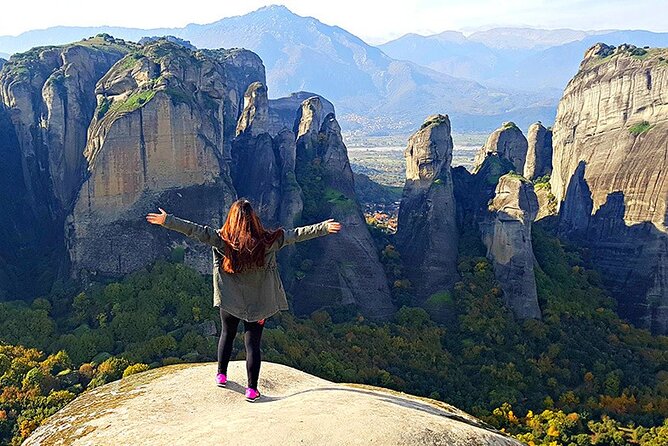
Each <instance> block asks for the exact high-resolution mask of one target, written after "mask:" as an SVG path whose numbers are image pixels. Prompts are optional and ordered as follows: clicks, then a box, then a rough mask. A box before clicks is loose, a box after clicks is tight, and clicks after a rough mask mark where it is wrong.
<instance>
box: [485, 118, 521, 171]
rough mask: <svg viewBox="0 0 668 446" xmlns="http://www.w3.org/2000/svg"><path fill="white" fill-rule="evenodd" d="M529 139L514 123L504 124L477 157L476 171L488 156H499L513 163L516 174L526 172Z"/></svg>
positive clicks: (493, 134)
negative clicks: (525, 164) (525, 163)
mask: <svg viewBox="0 0 668 446" xmlns="http://www.w3.org/2000/svg"><path fill="white" fill-rule="evenodd" d="M527 146H528V143H527V139H526V138H525V137H524V134H523V133H522V130H520V129H519V128H518V127H517V126H516V125H515V123H514V122H504V123H503V125H502V126H501V127H500V128H498V129H496V130H494V131H493V132H492V134H491V135H489V138H487V142H485V145H484V146H482V147H481V148H480V150H479V151H478V153H477V154H476V156H475V160H474V165H475V170H477V169H479V168H480V166H481V165H482V163H483V161H485V158H487V156H488V155H498V156H500V157H502V158H505V159H507V160H508V161H510V162H511V163H513V166H514V170H515V172H518V173H519V174H522V172H524V162H525V160H526V157H527Z"/></svg>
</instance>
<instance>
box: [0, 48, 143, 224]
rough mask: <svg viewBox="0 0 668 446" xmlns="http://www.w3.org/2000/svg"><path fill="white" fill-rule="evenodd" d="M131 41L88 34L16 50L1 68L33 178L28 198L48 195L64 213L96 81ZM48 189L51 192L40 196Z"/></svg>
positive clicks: (81, 168) (74, 185)
mask: <svg viewBox="0 0 668 446" xmlns="http://www.w3.org/2000/svg"><path fill="white" fill-rule="evenodd" d="M133 48H134V46H133V44H130V43H127V42H125V41H123V40H117V39H113V38H101V37H97V38H92V39H88V40H84V41H81V42H77V43H74V44H70V45H63V46H54V47H39V48H34V49H32V50H30V51H28V52H26V53H21V54H16V55H15V56H14V57H13V58H12V61H11V62H9V63H7V65H6V66H5V67H4V69H3V70H2V73H0V101H1V102H2V103H4V104H5V106H6V107H7V108H8V109H10V110H11V113H10V115H11V117H12V122H13V124H14V127H15V129H16V134H17V137H18V140H19V146H20V150H21V153H22V157H23V158H24V159H25V160H26V161H25V163H24V165H25V171H24V176H25V177H26V178H29V179H30V181H31V182H33V183H39V182H41V183H42V184H43V185H47V186H48V188H49V189H50V190H49V191H48V192H47V191H42V190H40V186H41V185H40V184H31V185H30V188H31V195H32V197H31V203H32V204H35V203H36V201H44V200H45V199H49V198H51V200H50V201H51V207H52V209H53V210H54V213H57V214H60V215H61V216H62V214H63V213H64V212H66V211H68V210H69V209H70V207H71V204H72V200H73V197H74V195H75V194H76V192H77V191H78V188H79V187H80V186H81V183H82V181H83V177H84V172H85V166H86V160H85V158H84V157H83V155H82V153H83V148H84V147H85V145H86V131H87V129H88V124H89V123H90V120H91V118H92V117H93V112H94V110H95V107H96V102H95V93H94V90H95V84H96V82H97V81H98V80H99V79H100V78H101V77H102V76H103V75H104V74H105V73H106V72H107V70H109V68H110V67H111V66H112V65H113V64H114V63H115V62H116V61H118V60H119V59H120V58H121V57H123V56H124V55H125V54H127V53H128V52H129V51H131V50H132V49H133ZM46 193H49V194H50V195H52V197H44V196H39V195H40V194H46Z"/></svg>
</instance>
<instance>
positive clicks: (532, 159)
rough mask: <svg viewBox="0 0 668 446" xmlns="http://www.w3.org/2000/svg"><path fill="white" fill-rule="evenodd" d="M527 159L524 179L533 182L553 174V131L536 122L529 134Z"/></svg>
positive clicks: (530, 128)
mask: <svg viewBox="0 0 668 446" xmlns="http://www.w3.org/2000/svg"><path fill="white" fill-rule="evenodd" d="M527 143H528V149H527V158H526V162H525V163H524V177H525V178H527V179H529V180H533V179H536V178H539V177H542V176H545V175H549V174H550V173H552V130H548V129H546V128H545V127H543V124H541V123H540V122H536V123H534V124H531V126H530V127H529V131H528V132H527Z"/></svg>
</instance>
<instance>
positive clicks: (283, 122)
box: [269, 91, 334, 135]
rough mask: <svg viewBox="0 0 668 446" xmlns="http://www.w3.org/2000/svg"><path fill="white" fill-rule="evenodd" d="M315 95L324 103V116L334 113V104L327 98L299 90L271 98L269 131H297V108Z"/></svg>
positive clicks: (274, 132)
mask: <svg viewBox="0 0 668 446" xmlns="http://www.w3.org/2000/svg"><path fill="white" fill-rule="evenodd" d="M314 96H317V97H318V98H319V99H320V104H321V105H322V113H323V116H327V115H328V114H330V113H334V105H332V103H331V102H329V101H328V100H327V99H325V98H323V97H322V96H319V95H317V94H315V93H309V92H307V91H299V92H296V93H292V94H291V95H290V96H286V97H284V98H278V99H270V100H269V133H270V134H271V135H277V134H278V133H279V132H281V131H282V130H285V129H288V130H292V131H295V132H296V131H297V129H296V128H295V126H296V125H298V124H299V116H298V117H297V120H295V110H297V111H298V112H297V113H299V111H300V110H301V106H302V103H303V102H304V101H305V100H307V99H309V98H312V97H314Z"/></svg>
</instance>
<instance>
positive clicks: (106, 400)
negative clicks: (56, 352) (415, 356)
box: [24, 361, 521, 446]
mask: <svg viewBox="0 0 668 446" xmlns="http://www.w3.org/2000/svg"><path fill="white" fill-rule="evenodd" d="M215 374H216V364H215V363H212V362H211V363H199V364H177V365H171V366H166V367H161V368H158V369H152V370H149V371H147V372H144V373H139V374H136V375H131V376H129V377H127V378H123V379H121V380H119V381H114V382H112V383H109V384H107V385H104V386H101V387H98V388H96V389H93V390H91V391H88V392H85V393H84V394H82V395H81V396H79V397H78V398H76V399H75V400H74V401H72V402H71V403H70V404H68V405H67V406H66V407H64V408H63V409H62V410H61V411H59V412H58V413H56V414H55V415H53V416H52V417H50V418H49V419H47V420H45V422H44V424H42V426H40V427H39V428H38V429H37V430H36V431H35V432H34V433H33V435H32V436H31V437H30V438H28V440H26V442H25V443H24V445H41V446H46V445H96V446H102V445H122V444H132V445H176V444H196V445H214V444H215V445H221V444H225V445H242V444H243V445H248V444H262V445H293V444H297V445H299V444H302V445H316V444H317V445H358V444H359V445H362V444H364V445H367V444H375V445H473V444H475V445H519V444H521V443H519V442H518V441H515V440H513V439H511V438H509V437H506V436H504V435H503V434H501V433H499V432H497V431H495V430H493V429H491V428H489V427H488V426H486V425H485V424H483V423H482V422H481V421H479V420H477V419H476V418H474V417H472V416H470V415H468V414H466V413H465V412H463V411H461V410H459V409H457V408H455V407H452V406H449V405H447V404H445V403H442V402H439V401H436V400H431V399H428V398H420V397H415V396H412V395H408V394H405V393H401V392H395V391H391V390H387V389H383V388H379V387H373V386H365V385H359V384H336V383H332V382H330V381H326V380H324V379H320V378H317V377H315V376H313V375H309V374H307V373H304V372H301V371H299V370H296V369H293V368H290V367H287V366H284V365H280V364H274V363H270V362H263V363H262V369H261V372H260V382H259V388H260V392H262V396H261V397H260V399H259V400H258V401H255V402H253V403H249V402H247V401H246V400H245V398H244V391H245V387H244V386H245V380H246V369H245V363H244V362H243V361H232V362H231V363H230V366H229V369H228V376H229V378H228V384H227V387H226V388H219V387H217V386H216V385H215Z"/></svg>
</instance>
